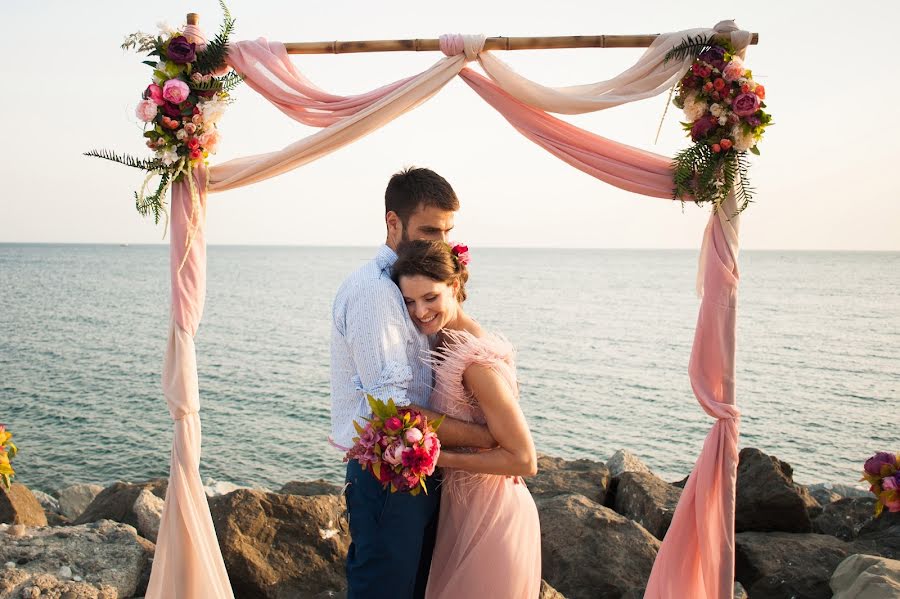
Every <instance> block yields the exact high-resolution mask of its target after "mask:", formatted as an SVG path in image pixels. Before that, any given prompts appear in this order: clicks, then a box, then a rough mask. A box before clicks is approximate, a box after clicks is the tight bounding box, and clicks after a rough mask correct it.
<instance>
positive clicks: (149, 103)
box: [134, 100, 159, 123]
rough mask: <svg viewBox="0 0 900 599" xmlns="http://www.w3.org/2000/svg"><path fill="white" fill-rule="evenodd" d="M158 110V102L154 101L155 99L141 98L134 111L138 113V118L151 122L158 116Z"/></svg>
mask: <svg viewBox="0 0 900 599" xmlns="http://www.w3.org/2000/svg"><path fill="white" fill-rule="evenodd" d="M158 110H159V109H158V108H157V107H156V104H155V103H154V102H153V100H141V101H140V102H139V103H138V105H137V109H136V110H135V111H134V113H135V114H136V115H137V118H139V119H140V120H142V121H144V122H145V123H149V122H150V121H152V120H153V119H155V118H156V113H157V112H158Z"/></svg>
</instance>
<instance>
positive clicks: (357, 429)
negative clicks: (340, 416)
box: [353, 420, 366, 435]
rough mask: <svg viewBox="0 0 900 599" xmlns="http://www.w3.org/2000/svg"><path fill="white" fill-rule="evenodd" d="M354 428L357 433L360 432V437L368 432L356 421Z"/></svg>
mask: <svg viewBox="0 0 900 599" xmlns="http://www.w3.org/2000/svg"><path fill="white" fill-rule="evenodd" d="M353 428H355V429H356V432H358V433H359V434H360V435H362V434H364V433H365V432H366V429H364V428H363V427H362V426H360V424H359V423H358V422H357V421H356V420H354V421H353Z"/></svg>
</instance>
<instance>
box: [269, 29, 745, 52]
mask: <svg viewBox="0 0 900 599" xmlns="http://www.w3.org/2000/svg"><path fill="white" fill-rule="evenodd" d="M658 35H659V34H646V35H562V36H553V37H489V38H487V39H486V40H485V42H484V49H485V50H552V49H558V48H646V47H648V46H649V45H650V44H652V43H653V40H655V39H656V38H657V36H658ZM750 43H751V44H757V43H759V34H758V33H754V34H753V37H752V38H751V41H750ZM284 47H285V48H286V49H287V53H288V54H351V53H355V52H433V51H435V50H440V49H441V48H440V42H439V40H437V39H408V40H361V41H349V42H340V41H334V42H292V43H286V44H285V45H284Z"/></svg>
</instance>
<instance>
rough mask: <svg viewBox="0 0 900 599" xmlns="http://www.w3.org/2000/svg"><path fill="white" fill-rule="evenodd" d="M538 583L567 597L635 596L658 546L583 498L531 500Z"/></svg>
mask: <svg viewBox="0 0 900 599" xmlns="http://www.w3.org/2000/svg"><path fill="white" fill-rule="evenodd" d="M537 505H538V512H539V515H540V519H541V553H542V555H541V558H542V564H541V567H542V575H543V577H544V579H545V580H546V581H547V582H548V583H549V584H550V585H552V586H553V588H555V589H556V590H558V591H559V592H560V593H562V594H563V595H565V596H566V597H567V598H568V599H605V598H613V597H615V598H619V597H622V596H626V595H627V594H629V593H631V594H632V595H634V596H640V593H642V592H643V590H644V588H645V587H646V585H647V579H648V578H649V577H650V570H651V568H652V567H653V561H654V559H656V554H657V552H658V551H659V546H660V542H659V540H658V539H656V538H655V537H654V536H653V535H651V534H650V533H649V532H647V531H646V530H645V529H644V528H643V527H642V526H641V525H639V524H637V523H635V522H632V521H631V520H629V519H628V518H625V517H624V516H621V515H619V514H617V513H616V512H614V511H613V510H611V509H609V508H607V507H604V506H602V505H600V504H599V503H597V502H594V501H591V500H590V499H588V498H587V497H584V496H583V495H556V496H552V497H545V498H542V499H540V500H539V501H538V502H537Z"/></svg>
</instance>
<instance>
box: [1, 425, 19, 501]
mask: <svg viewBox="0 0 900 599" xmlns="http://www.w3.org/2000/svg"><path fill="white" fill-rule="evenodd" d="M18 452H19V450H18V448H17V447H16V446H15V444H14V443H13V442H12V433H11V432H9V431H7V430H6V425H5V424H0V484H2V485H3V486H4V487H5V488H7V489H9V486H10V485H9V480H10V479H11V478H12V477H13V476H15V474H16V472H15V470H13V467H12V464H10V463H9V461H10V460H11V459H13V458H14V457H16V454H17V453H18Z"/></svg>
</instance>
